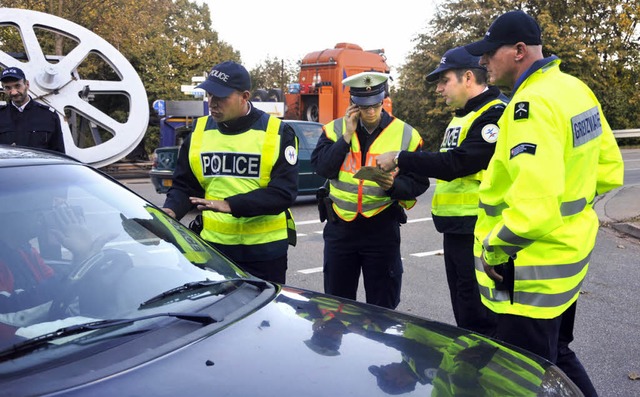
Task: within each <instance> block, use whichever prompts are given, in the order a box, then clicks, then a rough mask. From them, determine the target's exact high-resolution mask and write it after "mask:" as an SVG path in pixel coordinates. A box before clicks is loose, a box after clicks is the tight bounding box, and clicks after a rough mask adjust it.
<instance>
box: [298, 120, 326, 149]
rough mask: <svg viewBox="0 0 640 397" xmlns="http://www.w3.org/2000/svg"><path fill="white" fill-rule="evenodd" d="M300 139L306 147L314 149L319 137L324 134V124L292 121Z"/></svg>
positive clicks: (301, 143)
mask: <svg viewBox="0 0 640 397" xmlns="http://www.w3.org/2000/svg"><path fill="white" fill-rule="evenodd" d="M291 125H292V127H293V128H294V129H295V131H296V135H297V136H298V138H299V139H300V145H301V146H303V147H304V148H306V149H314V148H315V147H316V144H317V143H318V138H320V135H321V134H322V124H316V123H291Z"/></svg>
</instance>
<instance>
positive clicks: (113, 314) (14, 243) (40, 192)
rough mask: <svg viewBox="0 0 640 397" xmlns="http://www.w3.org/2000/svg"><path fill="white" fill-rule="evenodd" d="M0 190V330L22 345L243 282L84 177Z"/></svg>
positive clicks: (30, 175)
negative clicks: (148, 304) (192, 286)
mask: <svg viewBox="0 0 640 397" xmlns="http://www.w3.org/2000/svg"><path fill="white" fill-rule="evenodd" d="M0 183H2V186H3V188H2V189H1V190H0V216H1V217H2V222H1V223H0V328H2V326H8V327H11V328H13V329H15V330H16V331H15V335H16V336H20V337H24V338H32V337H34V336H38V335H39V334H44V333H46V332H52V331H53V330H56V329H58V328H60V327H61V326H63V325H64V326H66V325H69V323H81V322H86V321H92V320H100V319H112V318H123V317H128V316H139V315H145V314H148V313H147V312H148V310H147V312H145V313H140V312H141V310H139V306H140V304H141V303H142V302H145V301H146V300H148V299H150V298H152V297H154V296H156V295H158V294H161V293H162V292H163V291H167V290H169V289H171V288H175V287H177V286H180V285H183V284H185V283H189V282H195V281H202V280H223V279H227V278H236V277H242V276H244V275H245V274H244V273H242V272H241V271H240V270H239V269H238V268H237V267H235V266H234V265H232V264H231V263H230V262H229V261H228V260H227V259H225V258H224V257H223V256H222V255H220V254H219V253H218V252H217V251H215V250H213V249H212V248H211V247H209V246H208V245H207V244H206V243H205V242H204V241H203V240H200V239H199V238H198V237H196V236H195V235H194V234H192V233H191V232H190V231H189V230H188V229H186V228H185V227H183V226H182V225H181V224H180V223H179V222H178V221H176V220H174V219H173V218H171V217H169V216H167V215H166V214H165V213H164V212H163V211H162V210H160V209H158V208H156V207H154V206H152V205H150V204H148V203H147V202H145V201H144V200H143V199H141V198H140V197H138V196H136V195H135V194H133V193H131V192H130V191H128V190H126V189H124V188H122V187H121V186H119V185H118V184H116V183H114V182H112V181H110V180H108V179H107V178H105V177H104V176H102V175H100V174H99V173H97V172H95V171H93V170H92V169H90V168H88V167H85V166H80V165H48V166H29V167H19V168H0ZM194 302H195V300H194ZM194 302H191V301H190V302H183V303H181V304H184V305H193V304H194ZM196 303H197V302H196ZM172 310H173V308H172ZM189 310H191V308H190V309H189ZM1 339H2V337H1V333H0V346H1V345H2V340H1Z"/></svg>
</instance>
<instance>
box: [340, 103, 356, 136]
mask: <svg viewBox="0 0 640 397" xmlns="http://www.w3.org/2000/svg"><path fill="white" fill-rule="evenodd" d="M359 119H360V110H358V106H356V105H350V106H349V107H348V108H347V113H346V114H345V115H344V120H345V123H346V131H345V133H344V134H342V137H343V138H344V140H345V141H346V142H347V143H351V137H352V136H353V133H354V132H355V131H356V128H357V127H358V120H359Z"/></svg>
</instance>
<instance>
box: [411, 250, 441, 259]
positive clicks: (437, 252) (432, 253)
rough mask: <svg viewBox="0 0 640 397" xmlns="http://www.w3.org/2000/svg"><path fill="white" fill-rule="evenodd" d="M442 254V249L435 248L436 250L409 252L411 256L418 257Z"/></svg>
mask: <svg viewBox="0 0 640 397" xmlns="http://www.w3.org/2000/svg"><path fill="white" fill-rule="evenodd" d="M442 254H444V251H443V250H436V251H427V252H416V253H415V254H411V256H417V257H418V258H422V257H423V256H431V255H442Z"/></svg>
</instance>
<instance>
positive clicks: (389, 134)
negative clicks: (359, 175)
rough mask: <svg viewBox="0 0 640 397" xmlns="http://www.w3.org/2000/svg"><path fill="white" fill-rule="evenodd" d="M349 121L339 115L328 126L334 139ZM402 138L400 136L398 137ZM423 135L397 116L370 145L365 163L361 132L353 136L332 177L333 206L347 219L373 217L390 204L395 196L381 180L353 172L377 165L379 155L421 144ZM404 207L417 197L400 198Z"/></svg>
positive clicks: (337, 137)
mask: <svg viewBox="0 0 640 397" xmlns="http://www.w3.org/2000/svg"><path fill="white" fill-rule="evenodd" d="M344 128H345V121H344V119H342V118H339V119H336V120H334V121H332V122H331V123H329V124H327V125H326V126H325V130H326V132H327V137H328V138H329V139H331V140H333V141H334V142H337V141H338V139H341V138H342V134H343V131H344ZM398 138H399V139H398ZM420 142H421V138H420V135H419V134H418V133H417V131H415V130H414V129H413V127H411V126H410V125H409V124H407V123H405V122H403V121H401V120H399V119H394V120H393V121H392V122H391V123H390V124H389V125H388V126H387V127H386V128H385V129H384V130H383V131H382V132H380V134H379V135H378V137H376V139H375V141H374V142H373V143H372V144H371V146H370V147H369V151H368V152H367V154H366V159H365V164H362V152H361V148H360V142H359V140H358V137H357V134H354V135H353V137H352V138H351V150H350V151H349V153H348V154H347V155H346V156H345V160H344V162H343V164H342V166H341V168H340V172H339V173H338V178H337V179H332V180H331V181H330V184H331V189H330V191H329V197H330V198H331V200H332V201H333V209H334V211H335V212H336V214H337V215H338V216H339V217H340V218H341V219H343V220H346V221H351V220H353V219H355V218H356V216H357V215H358V214H361V215H363V216H364V217H367V218H369V217H372V216H374V215H376V214H378V213H380V212H381V211H383V210H384V209H386V208H387V207H389V206H390V205H391V204H392V203H393V202H394V201H395V200H392V199H391V198H390V197H389V196H388V195H387V193H386V192H385V191H384V189H382V188H381V187H380V186H379V185H378V184H377V183H375V182H372V181H367V180H358V179H354V178H353V175H354V174H355V173H356V172H357V171H358V170H360V168H361V167H362V166H364V165H368V166H373V165H375V157H376V156H377V155H378V154H381V153H383V152H388V151H391V150H411V151H414V150H416V149H417V148H418V147H419V144H420ZM397 201H398V203H399V204H400V205H401V206H403V207H404V208H411V207H413V205H415V202H416V201H415V200H397Z"/></svg>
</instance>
